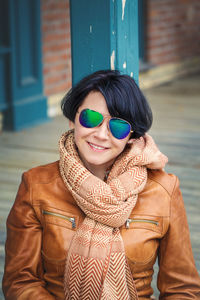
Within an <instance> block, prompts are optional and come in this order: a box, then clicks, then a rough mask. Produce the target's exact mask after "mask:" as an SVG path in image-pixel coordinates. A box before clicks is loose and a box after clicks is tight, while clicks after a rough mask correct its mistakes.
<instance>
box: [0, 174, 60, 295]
mask: <svg viewBox="0 0 200 300" xmlns="http://www.w3.org/2000/svg"><path fill="white" fill-rule="evenodd" d="M29 177H30V176H29V173H25V174H24V175H23V179H22V182H21V184H20V187H19V190H18V193H17V197H16V200H15V203H14V205H13V207H12V209H11V211H10V214H9V216H8V219H7V240H6V247H5V254H6V259H5V271H4V276H3V292H4V295H5V299H6V300H25V299H29V300H35V299H37V300H44V299H45V300H53V299H55V298H54V297H53V296H52V295H51V294H50V293H49V292H48V291H47V290H46V289H45V281H44V280H43V267H42V259H41V242H42V228H41V224H40V222H39V221H38V219H37V217H36V214H35V211H34V209H33V206H32V203H31V201H32V199H31V184H30V179H29Z"/></svg>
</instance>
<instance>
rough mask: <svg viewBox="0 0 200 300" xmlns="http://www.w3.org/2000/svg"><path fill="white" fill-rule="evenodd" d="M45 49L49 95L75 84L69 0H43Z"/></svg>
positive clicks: (44, 64) (47, 92) (45, 83)
mask: <svg viewBox="0 0 200 300" xmlns="http://www.w3.org/2000/svg"><path fill="white" fill-rule="evenodd" d="M41 11H42V12H41V14H42V16H41V17H42V47H43V49H42V51H43V75H44V93H45V95H46V96H50V95H54V94H57V93H60V92H64V91H67V90H68V89H69V88H70V87H71V48H70V16H69V0H42V1H41Z"/></svg>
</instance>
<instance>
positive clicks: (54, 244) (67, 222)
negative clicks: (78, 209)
mask: <svg viewBox="0 0 200 300" xmlns="http://www.w3.org/2000/svg"><path fill="white" fill-rule="evenodd" d="M41 213H42V222H43V238H42V252H43V255H44V257H45V260H46V261H47V262H50V261H52V263H53V264H56V261H57V262H59V261H62V260H64V259H65V258H66V256H67V253H68V249H69V247H70V244H71V240H72V238H73V236H74V234H75V232H76V230H77V228H78V226H79V219H80V217H79V215H76V214H74V213H73V212H70V211H63V210H59V209H56V208H53V207H43V208H42V210H41Z"/></svg>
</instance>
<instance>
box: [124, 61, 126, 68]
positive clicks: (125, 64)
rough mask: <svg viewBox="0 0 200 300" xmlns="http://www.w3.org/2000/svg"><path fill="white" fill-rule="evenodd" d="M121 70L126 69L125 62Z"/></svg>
mask: <svg viewBox="0 0 200 300" xmlns="http://www.w3.org/2000/svg"><path fill="white" fill-rule="evenodd" d="M123 69H126V61H125V62H124V63H123Z"/></svg>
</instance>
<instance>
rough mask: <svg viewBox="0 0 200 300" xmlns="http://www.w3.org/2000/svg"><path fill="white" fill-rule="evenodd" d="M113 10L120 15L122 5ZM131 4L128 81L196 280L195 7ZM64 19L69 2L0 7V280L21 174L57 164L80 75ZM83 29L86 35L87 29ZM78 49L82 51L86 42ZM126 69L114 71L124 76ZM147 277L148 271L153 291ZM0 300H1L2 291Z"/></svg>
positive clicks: (199, 94) (198, 134)
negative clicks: (168, 185)
mask: <svg viewBox="0 0 200 300" xmlns="http://www.w3.org/2000/svg"><path fill="white" fill-rule="evenodd" d="M71 2H73V0H72V1H71ZM74 2H75V1H74ZM76 2H77V1H76ZM87 2H91V1H87V0H84V1H82V4H84V5H85V9H86V10H87V9H88V7H87ZM93 2H94V4H93V5H95V3H96V4H98V2H99V1H96V2H95V1H93ZM104 2H107V3H109V2H113V1H111V0H110V1H109V0H106V1H102V2H101V3H102V5H103V3H104ZM116 2H117V1H116ZM121 2H122V8H123V9H124V7H123V5H125V4H126V1H121ZM127 2H128V0H127ZM133 2H134V3H136V2H137V5H138V15H137V16H136V15H134V14H133V15H132V14H131V13H129V16H128V25H127V26H129V27H130V24H133V23H132V22H134V20H137V23H138V28H136V29H137V34H138V35H137V40H138V43H137V45H136V46H135V47H136V48H138V52H137V53H138V57H137V63H138V64H137V66H138V70H135V72H136V73H137V72H139V79H138V78H136V79H138V80H139V84H140V87H141V89H142V90H143V92H144V94H145V95H146V96H147V99H148V100H149V102H150V105H151V107H152V109H153V114H154V123H153V127H152V129H151V131H150V134H152V135H153V137H154V139H155V141H156V142H157V144H158V145H159V147H160V149H161V151H163V152H164V153H165V154H166V155H168V157H169V164H168V166H167V169H166V170H167V171H168V172H172V173H175V174H176V175H178V176H179V178H180V181H181V189H182V192H183V196H184V201H185V206H186V210H187V214H188V222H189V226H190V232H191V241H192V247H193V252H194V256H195V261H196V265H197V268H198V271H199V272H200V253H199V249H200V232H199V227H200V218H199V215H200V203H199V197H200V117H199V112H200V34H199V32H200V2H199V0H138V1H135V0H134V1H133ZM90 4H91V3H90ZM98 9H99V8H97V10H98ZM86 10H85V11H84V10H83V8H82V9H81V10H80V15H79V16H78V17H79V19H80V23H79V22H78V21H77V19H76V23H77V24H78V25H79V27H78V30H81V27H83V25H84V22H86V18H85V19H84V18H83V16H84V13H85V12H86ZM70 12H71V11H70V1H69V0H41V1H39V0H34V1H33V0H15V1H13V0H0V132H1V134H0V280H1V278H2V276H3V267H4V243H5V238H6V228H5V223H6V218H7V215H8V212H9V210H10V208H11V206H12V204H13V202H14V199H15V195H16V192H17V189H18V185H19V183H20V180H21V174H22V173H23V172H24V171H25V170H27V169H29V168H31V167H33V166H36V165H41V164H45V163H48V162H52V161H54V160H57V159H59V156H58V150H57V144H58V139H59V137H60V135H61V134H62V133H63V132H64V131H66V130H67V129H68V122H67V120H66V119H64V117H63V116H62V115H61V110H60V102H61V99H62V97H63V95H64V94H65V93H66V92H67V91H68V90H69V89H70V87H71V85H72V78H73V74H74V73H75V72H77V73H78V72H79V70H78V69H76V70H74V69H73V67H72V63H71V62H72V54H73V53H74V49H73V47H72V49H71V36H72V33H73V34H74V31H72V29H73V30H74V27H72V24H71V22H73V21H74V20H75V19H74V16H73V17H72V15H71V22H70ZM125 12H126V11H125ZM95 13H97V12H94V15H95ZM125 15H126V14H125ZM122 20H123V14H122ZM99 22H102V23H101V24H100V25H101V26H102V31H103V34H104V30H103V26H105V24H106V22H107V23H109V16H108V17H107V19H104V17H103V16H101V15H100V17H99ZM109 24H110V23H109ZM88 30H89V31H90V33H91V32H92V27H90V28H88ZM100 30H101V27H100ZM128 32H131V31H128ZM118 38H120V36H119V37H118ZM129 38H130V37H129ZM82 43H83V44H84V43H85V44H86V47H87V45H89V42H88V41H87V40H85V39H84V40H83V41H82ZM108 43H109V42H108ZM100 46H101V45H98V47H100ZM118 48H120V42H119V45H118ZM92 51H93V52H94V50H92ZM128 51H131V47H130V49H128ZM134 51H135V50H134ZM73 55H74V54H73ZM86 55H87V53H85V56H86ZM108 56H109V57H110V53H108ZM106 59H107V58H106ZM77 60H78V58H77ZM107 61H108V60H107ZM108 63H109V64H110V60H109V61H108ZM111 66H112V61H111ZM92 67H93V66H92V65H91V70H92ZM105 67H107V64H105ZM80 69H81V66H80ZM127 70H128V67H127V69H126V66H125V65H124V64H123V71H124V72H125V73H128V71H127ZM136 77H137V76H136ZM180 234H181V233H180ZM156 273H157V266H156V267H155V276H154V282H153V286H154V287H155V286H156ZM155 295H156V296H158V291H157V290H156V288H155ZM0 299H4V298H3V294H2V291H1V290H0Z"/></svg>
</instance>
